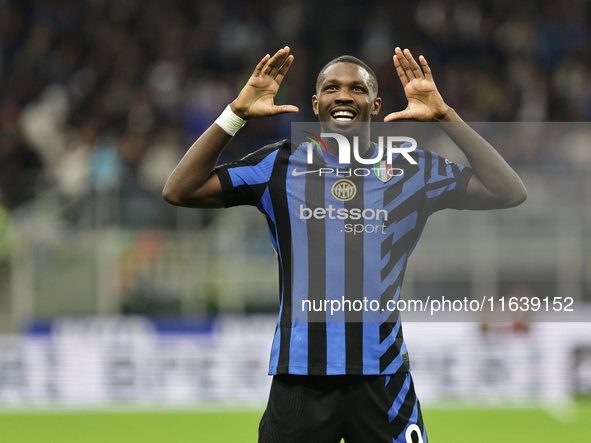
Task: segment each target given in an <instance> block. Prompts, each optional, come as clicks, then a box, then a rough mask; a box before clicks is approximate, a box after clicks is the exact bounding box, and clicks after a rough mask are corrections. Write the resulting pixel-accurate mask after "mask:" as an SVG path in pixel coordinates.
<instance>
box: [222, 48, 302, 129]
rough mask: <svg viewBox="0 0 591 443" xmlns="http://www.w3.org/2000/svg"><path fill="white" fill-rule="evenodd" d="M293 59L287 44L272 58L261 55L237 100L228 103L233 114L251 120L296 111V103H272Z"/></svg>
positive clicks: (297, 110)
mask: <svg viewBox="0 0 591 443" xmlns="http://www.w3.org/2000/svg"><path fill="white" fill-rule="evenodd" d="M292 62H293V55H289V46H286V47H285V48H283V49H280V50H279V51H277V52H276V53H275V55H273V57H271V56H270V55H269V54H267V55H266V56H265V57H263V59H262V60H261V61H260V62H259V64H258V65H257V67H256V68H255V69H254V72H253V73H252V75H251V76H250V78H249V79H248V82H247V83H246V85H245V86H244V88H242V91H240V94H238V97H237V98H236V100H234V101H233V102H232V103H230V107H231V108H232V111H233V112H234V114H236V115H237V116H238V117H241V118H243V119H244V120H250V119H251V118H258V117H266V116H269V115H276V114H283V113H285V112H299V111H300V110H299V109H298V108H297V107H296V106H293V105H281V106H277V105H275V103H274V102H273V99H274V98H275V95H276V94H277V91H278V90H279V85H280V84H281V82H282V80H283V77H285V74H286V73H287V71H288V70H289V67H290V66H291V63H292Z"/></svg>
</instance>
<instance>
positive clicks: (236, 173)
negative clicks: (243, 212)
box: [215, 144, 279, 207]
mask: <svg viewBox="0 0 591 443" xmlns="http://www.w3.org/2000/svg"><path fill="white" fill-rule="evenodd" d="M278 149H279V146H278V144H275V145H270V146H265V147H264V148H261V149H259V150H258V151H255V152H253V153H252V154H249V155H247V156H246V157H244V158H243V159H241V160H238V161H235V162H231V163H226V164H224V165H221V166H217V167H216V168H215V172H216V173H217V174H218V177H219V178H220V182H221V184H222V191H223V194H224V199H225V201H226V207H231V206H239V205H250V206H258V204H259V202H260V201H261V198H262V196H263V194H264V193H265V190H266V189H267V187H268V185H269V180H270V179H271V174H272V172H273V168H274V165H275V159H276V157H277V152H278Z"/></svg>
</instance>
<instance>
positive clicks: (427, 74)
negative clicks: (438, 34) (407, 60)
mask: <svg viewBox="0 0 591 443" xmlns="http://www.w3.org/2000/svg"><path fill="white" fill-rule="evenodd" d="M419 61H420V62H421V66H422V67H423V72H424V73H425V78H426V79H427V80H429V81H433V73H432V72H431V68H430V67H429V65H428V64H427V59H426V58H425V57H423V56H422V55H420V56H419Z"/></svg>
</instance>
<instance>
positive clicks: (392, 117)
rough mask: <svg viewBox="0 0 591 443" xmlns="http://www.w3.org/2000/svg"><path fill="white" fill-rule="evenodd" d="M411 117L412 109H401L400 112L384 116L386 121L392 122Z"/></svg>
mask: <svg viewBox="0 0 591 443" xmlns="http://www.w3.org/2000/svg"><path fill="white" fill-rule="evenodd" d="M405 118H406V119H411V118H412V114H411V113H410V111H409V110H408V109H405V110H404V111H399V112H392V113H391V114H388V115H387V116H385V117H384V121H385V122H392V121H394V120H402V119H405Z"/></svg>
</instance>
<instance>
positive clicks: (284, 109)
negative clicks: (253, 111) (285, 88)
mask: <svg viewBox="0 0 591 443" xmlns="http://www.w3.org/2000/svg"><path fill="white" fill-rule="evenodd" d="M288 112H300V109H299V108H298V107H297V106H294V105H281V106H273V107H272V108H271V115H277V114H285V113H288Z"/></svg>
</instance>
